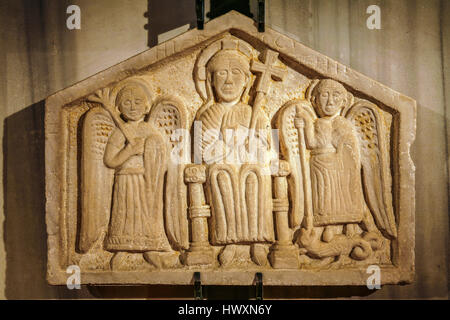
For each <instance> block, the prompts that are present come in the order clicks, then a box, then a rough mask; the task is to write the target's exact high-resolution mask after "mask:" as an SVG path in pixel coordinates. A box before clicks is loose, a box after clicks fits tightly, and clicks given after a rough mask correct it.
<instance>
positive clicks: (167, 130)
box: [152, 104, 181, 148]
mask: <svg viewBox="0 0 450 320" xmlns="http://www.w3.org/2000/svg"><path fill="white" fill-rule="evenodd" d="M158 111H159V112H155V115H154V117H153V118H152V119H153V121H154V123H155V124H156V127H157V128H158V129H159V130H160V131H161V133H163V134H165V135H166V136H167V137H169V138H170V137H171V136H172V134H173V132H174V131H175V130H176V129H179V128H181V124H180V116H179V113H178V109H177V108H176V107H175V106H174V105H171V104H164V105H163V106H161V107H160V110H158ZM175 143H176V141H170V146H171V147H172V148H174V147H175Z"/></svg>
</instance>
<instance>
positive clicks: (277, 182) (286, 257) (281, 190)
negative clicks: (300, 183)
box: [269, 160, 299, 269]
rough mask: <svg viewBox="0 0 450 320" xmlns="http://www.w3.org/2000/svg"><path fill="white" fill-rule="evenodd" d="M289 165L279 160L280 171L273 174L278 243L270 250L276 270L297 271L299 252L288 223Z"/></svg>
mask: <svg viewBox="0 0 450 320" xmlns="http://www.w3.org/2000/svg"><path fill="white" fill-rule="evenodd" d="M289 174H290V167H289V163H288V162H287V161H284V160H279V165H278V171H277V172H275V173H274V174H273V176H274V178H273V194H274V199H273V212H274V220H275V226H276V227H275V228H276V241H275V244H274V245H273V246H272V247H271V248H270V253H269V261H270V264H271V265H272V267H273V268H275V269H297V268H298V267H299V259H298V250H297V248H296V247H295V245H294V244H293V242H292V239H291V238H292V236H291V230H290V228H289V223H288V211H289V199H288V185H287V176H288V175H289Z"/></svg>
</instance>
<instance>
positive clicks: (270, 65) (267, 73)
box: [250, 49, 287, 129]
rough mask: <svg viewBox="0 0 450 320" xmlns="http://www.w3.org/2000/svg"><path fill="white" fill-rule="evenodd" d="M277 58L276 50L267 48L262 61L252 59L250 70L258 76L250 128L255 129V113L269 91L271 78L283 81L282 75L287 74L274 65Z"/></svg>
mask: <svg viewBox="0 0 450 320" xmlns="http://www.w3.org/2000/svg"><path fill="white" fill-rule="evenodd" d="M277 58H278V52H275V51H272V50H270V49H267V50H266V51H265V52H264V54H263V56H262V61H263V62H264V63H261V62H259V61H255V60H252V64H251V67H250V70H251V71H253V72H256V73H260V77H259V79H258V83H257V85H256V97H255V101H254V103H253V113H252V120H251V122H250V129H255V126H256V118H257V114H258V113H259V111H260V109H261V105H262V102H263V100H264V97H265V96H266V94H267V93H268V92H269V89H270V84H271V78H272V79H273V80H275V81H283V79H284V77H285V76H286V74H287V70H285V69H283V68H280V67H276V66H275V62H276V61H277Z"/></svg>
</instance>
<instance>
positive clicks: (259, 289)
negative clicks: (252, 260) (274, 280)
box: [255, 272, 263, 300]
mask: <svg viewBox="0 0 450 320" xmlns="http://www.w3.org/2000/svg"><path fill="white" fill-rule="evenodd" d="M255 277H256V288H255V289H256V290H255V291H256V293H255V295H256V300H263V275H262V273H261V272H257V273H256V275H255Z"/></svg>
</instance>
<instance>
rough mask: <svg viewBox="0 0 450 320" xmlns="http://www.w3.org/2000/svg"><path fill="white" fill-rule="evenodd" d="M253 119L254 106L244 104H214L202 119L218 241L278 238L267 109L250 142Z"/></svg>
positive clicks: (215, 240)
mask: <svg viewBox="0 0 450 320" xmlns="http://www.w3.org/2000/svg"><path fill="white" fill-rule="evenodd" d="M251 117H252V108H251V107H250V106H249V105H247V104H244V103H238V104H236V105H233V106H224V105H221V104H214V105H212V106H210V107H209V108H208V109H206V110H205V111H204V112H203V113H202V114H201V115H200V118H199V121H201V124H202V143H201V147H202V157H203V161H204V162H205V163H206V164H207V165H208V180H207V182H206V189H207V197H208V200H209V204H210V206H211V215H212V217H211V221H210V228H211V231H210V235H211V240H212V243H213V244H236V243H263V242H273V241H274V231H273V218H272V208H271V205H270V201H271V199H272V193H271V176H270V172H269V170H268V161H267V160H266V158H265V157H266V156H267V153H268V150H269V149H270V135H271V131H270V122H269V120H268V118H267V116H266V115H265V114H264V113H262V112H261V113H260V114H259V115H258V117H257V119H256V127H255V132H256V134H255V136H256V137H257V138H258V139H257V140H255V141H253V142H249V141H250V140H249V139H248V137H249V132H248V131H249V130H248V128H249V127H250V121H251ZM252 143H253V145H252V146H250V145H249V144H252ZM255 145H257V146H256V148H253V149H252V147H255Z"/></svg>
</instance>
